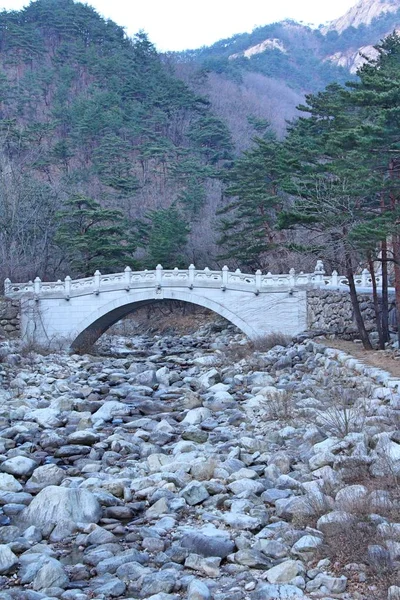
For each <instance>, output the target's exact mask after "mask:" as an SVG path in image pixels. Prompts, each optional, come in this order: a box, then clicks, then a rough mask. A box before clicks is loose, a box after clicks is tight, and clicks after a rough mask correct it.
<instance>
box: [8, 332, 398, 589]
mask: <svg viewBox="0 0 400 600" xmlns="http://www.w3.org/2000/svg"><path fill="white" fill-rule="evenodd" d="M352 347H353V346H352ZM108 349H109V350H111V351H112V352H114V353H115V352H116V351H118V352H119V355H118V357H115V354H114V356H109V357H105V356H103V357H98V356H97V357H92V356H88V355H86V356H77V355H73V356H66V355H65V356H60V355H49V356H40V355H37V354H28V355H27V356H23V355H21V354H19V353H18V350H17V349H15V350H14V351H13V349H12V348H11V347H10V346H8V345H7V344H3V346H2V347H1V348H0V353H1V356H2V363H1V364H0V378H1V388H0V600H49V599H55V598H57V599H62V600H91V599H97V600H108V599H110V598H120V599H128V598H134V599H143V600H144V599H146V600H179V599H183V598H185V599H188V600H211V599H213V600H275V599H276V600H279V599H287V600H290V599H296V598H305V599H307V598H308V599H311V598H319V599H325V600H328V599H329V600H331V599H334V598H341V599H343V600H371V599H372V598H374V599H376V600H398V599H399V598H400V587H399V586H400V576H399V572H400V571H399V569H400V516H399V507H400V481H399V480H400V418H399V415H400V396H399V391H398V389H397V386H396V384H395V381H394V379H393V378H390V377H389V376H388V375H385V374H384V373H383V372H378V371H375V372H372V371H371V372H369V371H368V369H365V370H363V369H362V368H360V365H359V364H356V363H357V361H355V360H353V361H352V360H350V359H347V358H346V357H344V356H343V355H340V356H339V355H336V354H335V351H334V350H332V349H328V348H326V347H325V346H323V345H321V344H319V343H316V342H313V341H305V342H303V343H296V344H291V345H290V346H288V347H286V348H285V347H282V346H278V347H274V348H272V349H270V350H268V351H265V352H250V351H249V350H248V349H247V347H246V344H245V341H244V340H243V339H242V336H241V335H238V334H237V333H235V331H233V330H231V329H227V330H224V329H222V330H221V328H218V327H214V326H213V325H204V326H202V327H201V328H200V329H199V330H198V331H197V332H196V333H194V334H190V335H180V336H177V337H174V336H168V335H164V336H158V337H156V338H151V337H145V336H136V337H134V338H132V339H130V340H129V341H127V340H126V339H124V338H122V337H121V338H117V337H114V338H112V339H109V340H108ZM360 358H362V357H360ZM379 366H384V365H379ZM393 374H394V375H395V374H396V373H395V372H393Z"/></svg>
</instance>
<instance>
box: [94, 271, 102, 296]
mask: <svg viewBox="0 0 400 600" xmlns="http://www.w3.org/2000/svg"><path fill="white" fill-rule="evenodd" d="M100 277H101V273H100V271H99V270H98V269H97V271H96V272H95V274H94V293H95V294H96V296H98V295H99V294H100Z"/></svg>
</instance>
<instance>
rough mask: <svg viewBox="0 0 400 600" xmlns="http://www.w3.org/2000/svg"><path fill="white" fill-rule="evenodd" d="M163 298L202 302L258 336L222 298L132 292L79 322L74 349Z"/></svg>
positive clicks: (244, 329)
mask: <svg viewBox="0 0 400 600" xmlns="http://www.w3.org/2000/svg"><path fill="white" fill-rule="evenodd" d="M163 300H179V301H180V302H187V303H188V304H192V305H196V306H201V307H203V308H206V309H208V310H210V311H211V312H213V313H215V314H217V315H219V316H220V317H223V318H224V319H226V320H227V321H229V322H230V323H232V324H233V325H235V326H236V327H237V328H238V329H240V330H241V331H242V332H243V333H244V334H245V335H247V336H248V337H249V338H252V339H254V338H256V337H257V332H256V331H255V330H254V329H253V328H252V327H250V326H249V325H248V323H246V322H245V321H244V320H243V319H241V318H240V317H239V316H238V315H237V314H235V313H233V312H232V311H230V310H229V309H227V308H226V307H224V306H222V305H221V304H220V303H219V302H215V301H214V300H210V299H208V298H201V299H200V298H197V297H193V295H192V294H190V293H188V292H182V291H179V292H177V290H162V297H160V298H157V297H154V291H152V292H151V293H141V294H137V293H136V294H135V298H132V296H131V295H129V296H128V294H127V295H126V296H125V297H122V298H120V299H118V300H114V301H112V302H109V303H108V304H106V305H104V306H102V307H101V309H98V310H95V311H93V312H92V313H91V314H90V315H89V316H88V317H86V318H85V319H84V320H83V321H82V322H81V323H80V324H79V326H78V330H77V334H76V336H75V339H74V340H73V342H72V344H71V349H72V350H74V351H84V350H85V349H87V347H88V346H90V345H93V344H94V343H95V342H96V341H97V340H98V339H99V338H100V337H101V336H102V335H103V334H104V333H105V332H106V331H107V330H108V329H109V328H110V327H111V326H112V325H115V324H116V323H117V322H118V321H121V320H122V319H123V318H125V317H127V316H128V315H130V314H132V313H134V312H135V311H136V310H138V309H139V308H142V307H144V306H147V305H149V304H156V303H159V302H162V301H163Z"/></svg>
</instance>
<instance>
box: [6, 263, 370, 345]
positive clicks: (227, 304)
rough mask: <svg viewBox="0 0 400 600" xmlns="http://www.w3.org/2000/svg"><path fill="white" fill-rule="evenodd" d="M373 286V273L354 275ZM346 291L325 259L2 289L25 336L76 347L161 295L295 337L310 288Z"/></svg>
mask: <svg viewBox="0 0 400 600" xmlns="http://www.w3.org/2000/svg"><path fill="white" fill-rule="evenodd" d="M356 283H357V285H358V286H359V287H360V288H361V289H368V288H369V289H370V288H371V279H370V276H369V273H368V271H364V272H363V273H362V275H360V276H359V277H357V278H356ZM310 288H330V289H348V282H347V279H346V278H345V277H340V276H339V275H338V274H337V273H336V272H333V274H332V275H331V276H326V275H325V272H324V268H323V264H322V262H321V261H318V263H317V266H316V269H315V272H314V273H311V274H306V273H298V274H296V273H295V271H294V270H293V269H292V270H291V271H290V272H289V273H288V274H284V275H273V274H271V273H268V274H262V273H261V271H257V272H256V273H254V274H250V275H248V274H245V273H242V272H241V271H239V270H237V271H234V272H232V271H229V269H228V267H224V268H223V269H222V271H211V270H210V269H208V268H206V269H204V270H197V269H196V268H195V267H194V266H193V265H191V266H190V267H189V268H188V269H187V270H179V269H173V270H164V269H163V268H162V267H161V265H158V267H157V268H156V269H155V270H154V271H147V270H145V271H139V272H133V271H132V270H131V269H130V268H129V267H126V269H125V271H124V272H123V273H115V274H111V275H102V274H101V273H100V272H99V271H96V273H95V274H94V276H93V277H88V278H85V279H78V280H72V279H71V277H66V278H65V280H64V281H61V280H59V281H57V282H44V281H41V280H40V279H39V278H36V279H35V281H33V282H32V281H29V282H28V283H11V281H10V280H6V282H5V295H6V296H7V297H9V298H18V299H20V300H21V335H22V338H23V339H25V340H26V341H32V342H35V343H37V344H41V345H46V346H48V347H54V348H57V349H60V348H62V347H64V348H68V347H69V348H72V349H76V350H79V349H80V348H83V347H85V346H87V345H88V343H92V342H94V341H96V340H97V339H98V338H99V337H100V336H101V335H102V334H103V333H104V332H105V331H106V330H107V329H108V328H109V327H110V326H111V325H113V324H114V323H116V322H117V321H119V320H120V319H122V318H123V317H125V316H126V315H128V314H129V313H131V312H133V311H134V310H135V309H136V308H138V307H140V306H143V305H146V304H150V303H154V302H159V301H162V300H181V301H183V302H189V303H192V304H197V305H199V306H203V307H205V308H208V309H210V310H211V311H213V312H215V313H217V314H218V315H221V316H222V317H224V318H225V319H227V320H228V321H230V322H231V323H233V324H234V325H236V326H237V327H238V328H239V329H241V330H242V331H243V332H244V333H245V334H246V335H247V336H248V337H249V338H251V339H256V338H258V337H261V336H263V335H267V334H269V333H274V332H281V333H284V334H289V335H296V334H298V333H301V332H302V331H305V330H306V329H307V289H310Z"/></svg>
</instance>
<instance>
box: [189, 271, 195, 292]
mask: <svg viewBox="0 0 400 600" xmlns="http://www.w3.org/2000/svg"><path fill="white" fill-rule="evenodd" d="M195 271H196V267H195V266H194V265H189V287H190V289H191V290H192V289H193V286H194V275H195Z"/></svg>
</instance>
